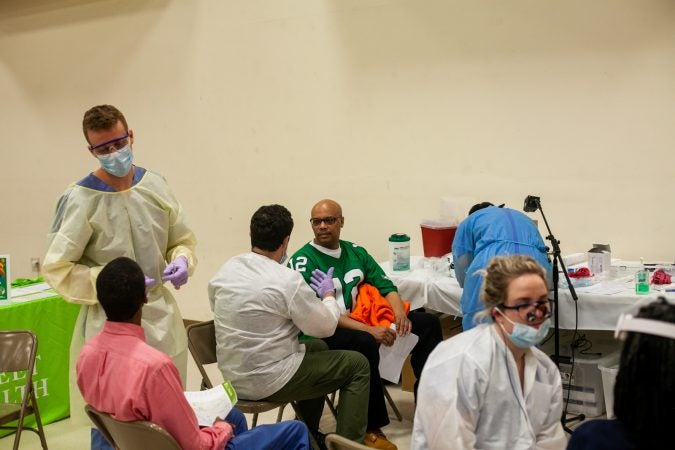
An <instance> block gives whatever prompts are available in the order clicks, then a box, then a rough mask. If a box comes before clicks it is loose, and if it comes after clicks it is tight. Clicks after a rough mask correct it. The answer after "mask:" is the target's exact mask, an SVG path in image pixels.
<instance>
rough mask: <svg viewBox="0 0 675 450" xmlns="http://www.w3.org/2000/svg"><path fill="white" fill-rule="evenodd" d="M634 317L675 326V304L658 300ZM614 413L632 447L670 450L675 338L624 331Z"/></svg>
mask: <svg viewBox="0 0 675 450" xmlns="http://www.w3.org/2000/svg"><path fill="white" fill-rule="evenodd" d="M637 317H640V318H645V319H653V320H660V321H663V322H670V323H675V305H673V304H670V303H668V301H666V299H665V298H663V297H659V299H658V301H656V302H654V303H650V304H649V305H647V306H644V307H642V308H640V312H639V313H638V315H637ZM614 413H615V415H616V417H617V419H618V420H619V421H621V422H622V424H623V425H624V427H625V428H626V429H627V430H628V433H629V435H630V436H631V439H632V441H633V443H634V444H635V445H636V448H640V449H642V448H649V449H665V448H672V437H671V431H670V427H671V426H673V418H674V417H675V339H670V338H667V337H661V336H654V335H651V334H646V333H639V332H630V331H629V332H628V334H627V337H626V341H625V342H624V345H623V350H622V351H621V362H620V365H619V373H618V375H617V377H616V384H615V385H614ZM666 438H668V439H666Z"/></svg>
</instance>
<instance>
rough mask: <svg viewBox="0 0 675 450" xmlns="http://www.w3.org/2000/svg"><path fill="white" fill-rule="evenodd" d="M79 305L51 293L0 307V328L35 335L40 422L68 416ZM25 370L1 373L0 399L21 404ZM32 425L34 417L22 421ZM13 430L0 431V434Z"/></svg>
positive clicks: (35, 377)
mask: <svg viewBox="0 0 675 450" xmlns="http://www.w3.org/2000/svg"><path fill="white" fill-rule="evenodd" d="M79 310H80V305H75V304H72V303H67V302H65V301H64V300H63V299H62V298H61V297H58V296H52V297H49V298H42V299H38V300H30V301H26V302H20V303H10V304H4V302H3V305H2V306H0V329H1V330H31V331H32V332H33V333H35V334H36V335H37V338H38V349H37V356H36V364H35V366H36V367H35V370H34V373H33V387H34V390H35V395H36V397H37V401H38V408H39V410H40V417H41V419H42V423H43V425H45V424H48V423H51V422H54V421H57V420H60V419H63V418H65V417H68V415H69V414H70V400H69V388H68V371H69V353H70V340H71V337H72V334H73V328H74V326H75V321H76V319H77V315H78V313H79ZM25 384H26V372H25V371H23V372H3V373H0V402H9V403H21V399H22V394H23V391H24V387H25ZM25 424H26V425H27V426H35V419H34V416H32V415H31V416H29V418H28V419H26V420H25ZM10 433H12V431H11V430H9V431H8V430H1V431H0V437H1V436H6V435H7V434H10Z"/></svg>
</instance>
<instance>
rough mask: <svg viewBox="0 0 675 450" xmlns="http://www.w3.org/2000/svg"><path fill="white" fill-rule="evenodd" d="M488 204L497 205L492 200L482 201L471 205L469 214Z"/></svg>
mask: <svg viewBox="0 0 675 450" xmlns="http://www.w3.org/2000/svg"><path fill="white" fill-rule="evenodd" d="M488 206H495V205H494V204H492V203H490V202H481V203H476V204H475V205H473V206H472V207H471V209H470V210H469V215H471V214H473V213H475V212H476V211H480V210H481V209H484V208H487V207H488Z"/></svg>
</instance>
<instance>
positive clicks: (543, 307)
mask: <svg viewBox="0 0 675 450" xmlns="http://www.w3.org/2000/svg"><path fill="white" fill-rule="evenodd" d="M499 307H500V308H501V309H504V310H514V311H517V312H518V316H519V317H520V318H521V320H523V321H525V322H534V321H535V320H537V319H539V318H542V319H548V318H549V317H551V301H550V300H539V301H538V302H534V303H521V304H520V305H514V306H506V305H505V304H503V303H502V304H501V305H499ZM537 312H539V313H540V317H537Z"/></svg>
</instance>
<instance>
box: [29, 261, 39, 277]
mask: <svg viewBox="0 0 675 450" xmlns="http://www.w3.org/2000/svg"><path fill="white" fill-rule="evenodd" d="M30 270H31V271H33V272H35V273H37V274H38V275H40V258H31V259H30Z"/></svg>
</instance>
